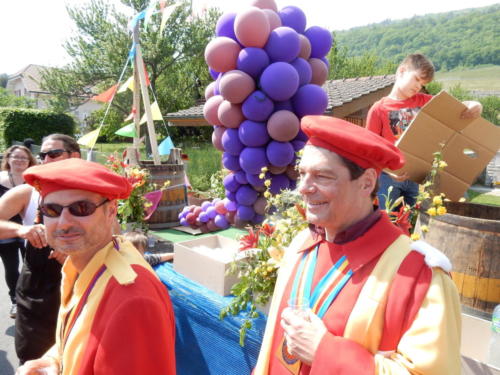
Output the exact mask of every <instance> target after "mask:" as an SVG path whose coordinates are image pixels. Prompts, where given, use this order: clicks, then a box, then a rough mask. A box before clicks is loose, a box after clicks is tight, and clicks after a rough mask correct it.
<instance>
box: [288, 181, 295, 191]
mask: <svg viewBox="0 0 500 375" xmlns="http://www.w3.org/2000/svg"><path fill="white" fill-rule="evenodd" d="M288 188H289V189H290V190H295V189H296V188H297V181H296V180H290V186H288Z"/></svg>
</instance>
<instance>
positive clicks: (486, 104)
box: [479, 96, 500, 126]
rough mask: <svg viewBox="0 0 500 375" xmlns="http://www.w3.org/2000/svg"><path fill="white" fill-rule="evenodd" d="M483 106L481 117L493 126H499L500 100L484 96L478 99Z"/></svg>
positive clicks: (496, 97)
mask: <svg viewBox="0 0 500 375" xmlns="http://www.w3.org/2000/svg"><path fill="white" fill-rule="evenodd" d="M479 102H480V103H481V104H482V105H483V114H482V116H483V117H484V118H485V119H486V120H488V121H490V122H492V123H493V124H495V125H499V126H500V98H499V97H498V96H486V97H484V98H479Z"/></svg>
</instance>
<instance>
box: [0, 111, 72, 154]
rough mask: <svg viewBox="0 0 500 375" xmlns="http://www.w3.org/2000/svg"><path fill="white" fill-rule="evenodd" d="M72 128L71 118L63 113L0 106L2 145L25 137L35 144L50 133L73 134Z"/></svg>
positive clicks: (0, 136) (0, 139)
mask: <svg viewBox="0 0 500 375" xmlns="http://www.w3.org/2000/svg"><path fill="white" fill-rule="evenodd" d="M74 128H75V123H74V120H73V118H72V117H71V116H68V115H66V114H63V113H56V112H53V111H47V110H38V109H20V108H0V142H3V147H5V146H7V145H10V144H12V142H13V141H15V140H17V141H21V140H23V139H25V138H32V139H33V140H34V141H35V143H36V144H41V141H42V138H43V137H45V136H46V135H49V134H52V133H62V134H67V135H70V136H73V135H74Z"/></svg>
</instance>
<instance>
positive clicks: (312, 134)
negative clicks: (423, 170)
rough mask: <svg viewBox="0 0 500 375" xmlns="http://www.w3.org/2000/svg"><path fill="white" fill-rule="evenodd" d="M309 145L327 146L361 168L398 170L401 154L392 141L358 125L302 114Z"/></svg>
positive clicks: (401, 164) (401, 161)
mask: <svg viewBox="0 0 500 375" xmlns="http://www.w3.org/2000/svg"><path fill="white" fill-rule="evenodd" d="M300 126H301V128H302V131H303V132H304V133H305V134H306V135H307V136H308V137H309V140H308V142H307V144H308V145H313V146H317V147H322V148H326V149H327V150H330V151H333V152H335V153H336V154H338V155H341V156H343V157H344V158H346V159H349V160H350V161H352V162H354V163H356V164H357V165H359V166H360V167H362V168H365V169H366V168H375V169H376V170H378V171H380V170H382V169H384V168H389V169H392V170H397V169H400V168H401V167H402V166H403V165H404V163H405V160H404V156H403V154H402V153H401V151H399V149H398V148H397V147H396V146H394V145H393V144H392V143H391V142H389V141H387V140H386V139H384V138H382V137H381V136H379V135H377V134H375V133H373V132H371V131H369V130H367V129H365V128H363V127H361V126H358V125H355V124H353V123H350V122H348V121H344V120H341V119H338V118H335V117H329V116H304V117H303V118H302V121H301V124H300Z"/></svg>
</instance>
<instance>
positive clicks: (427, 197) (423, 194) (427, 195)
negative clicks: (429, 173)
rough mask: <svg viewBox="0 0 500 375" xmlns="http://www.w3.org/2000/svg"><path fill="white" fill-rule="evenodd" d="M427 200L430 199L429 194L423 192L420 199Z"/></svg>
mask: <svg viewBox="0 0 500 375" xmlns="http://www.w3.org/2000/svg"><path fill="white" fill-rule="evenodd" d="M429 198H430V194H429V193H428V192H427V191H424V192H423V193H422V199H429Z"/></svg>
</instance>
